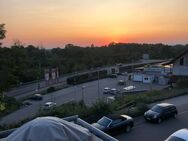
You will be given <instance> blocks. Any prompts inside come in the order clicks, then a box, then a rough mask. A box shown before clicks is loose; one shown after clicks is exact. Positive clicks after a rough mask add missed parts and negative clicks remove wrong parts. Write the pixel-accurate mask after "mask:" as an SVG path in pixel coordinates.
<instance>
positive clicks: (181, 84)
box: [176, 78, 188, 88]
mask: <svg viewBox="0 0 188 141" xmlns="http://www.w3.org/2000/svg"><path fill="white" fill-rule="evenodd" d="M187 86H188V78H181V79H179V80H178V81H177V82H176V87H177V88H187Z"/></svg>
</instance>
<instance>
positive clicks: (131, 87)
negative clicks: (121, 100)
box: [123, 85, 136, 93]
mask: <svg viewBox="0 0 188 141" xmlns="http://www.w3.org/2000/svg"><path fill="white" fill-rule="evenodd" d="M134 89H136V87H135V86H133V85H130V86H127V87H124V88H123V93H126V92H130V91H132V90H134Z"/></svg>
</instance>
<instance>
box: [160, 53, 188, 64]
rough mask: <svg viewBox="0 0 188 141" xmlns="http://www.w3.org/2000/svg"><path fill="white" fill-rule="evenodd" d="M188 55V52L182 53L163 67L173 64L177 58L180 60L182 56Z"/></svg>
mask: <svg viewBox="0 0 188 141" xmlns="http://www.w3.org/2000/svg"><path fill="white" fill-rule="evenodd" d="M187 53H188V50H186V51H184V52H182V53H181V54H179V55H178V56H176V57H175V58H174V59H172V60H170V61H169V62H167V63H164V64H163V65H170V64H173V63H174V62H175V61H176V60H178V59H179V58H181V57H182V56H184V55H185V54H187Z"/></svg>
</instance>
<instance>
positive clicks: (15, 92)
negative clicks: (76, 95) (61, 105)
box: [5, 60, 165, 96]
mask: <svg viewBox="0 0 188 141" xmlns="http://www.w3.org/2000/svg"><path fill="white" fill-rule="evenodd" d="M164 61H165V60H141V61H139V62H135V63H129V64H122V66H121V67H129V66H136V65H145V64H153V63H159V62H164ZM112 67H115V66H107V67H103V68H97V69H94V70H87V71H81V72H77V73H76V74H77V75H78V74H84V73H89V72H94V71H98V70H104V69H110V68H112ZM74 75H75V73H71V74H65V75H64V76H61V77H60V78H59V83H62V82H63V83H65V82H66V79H67V78H68V77H71V76H74ZM38 84H40V88H48V87H50V86H46V84H45V81H44V80H40V81H38V82H33V83H27V84H24V85H21V86H19V87H15V88H12V89H11V90H9V91H8V92H6V93H5V94H6V95H7V96H19V95H27V94H28V95H31V94H33V93H35V92H36V89H37V87H38Z"/></svg>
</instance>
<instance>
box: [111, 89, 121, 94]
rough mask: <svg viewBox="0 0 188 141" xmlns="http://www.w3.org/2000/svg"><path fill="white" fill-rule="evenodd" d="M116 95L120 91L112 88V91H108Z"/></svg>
mask: <svg viewBox="0 0 188 141" xmlns="http://www.w3.org/2000/svg"><path fill="white" fill-rule="evenodd" d="M118 93H120V91H119V90H117V89H116V88H113V89H111V90H110V94H113V95H116V94H118Z"/></svg>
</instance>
